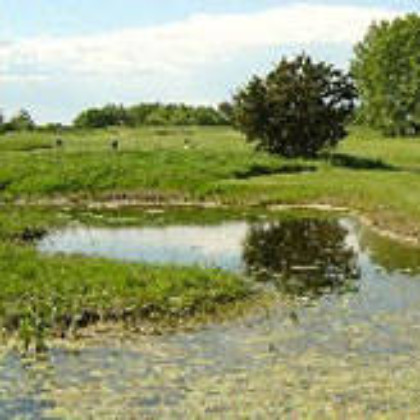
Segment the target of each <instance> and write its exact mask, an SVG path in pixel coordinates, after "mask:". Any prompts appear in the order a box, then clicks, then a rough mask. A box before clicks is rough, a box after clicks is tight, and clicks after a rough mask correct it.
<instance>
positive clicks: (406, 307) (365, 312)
mask: <svg viewBox="0 0 420 420" xmlns="http://www.w3.org/2000/svg"><path fill="white" fill-rule="evenodd" d="M339 226H341V227H342V228H344V229H345V231H346V232H347V234H346V235H345V239H344V241H345V244H346V245H347V246H348V247H350V248H351V249H352V250H353V251H354V252H355V253H356V254H357V262H358V264H359V266H360V269H361V279H360V281H359V282H358V291H357V293H348V294H347V293H346V294H336V295H324V296H322V297H320V298H319V299H317V300H316V302H313V304H311V305H307V304H305V303H304V302H301V301H297V302H293V303H290V302H287V301H283V300H279V301H277V303H276V304H273V305H272V306H269V307H267V308H265V307H263V308H261V309H260V310H257V311H254V312H253V311H251V313H250V314H247V315H246V316H244V317H243V318H239V319H235V320H232V321H230V322H226V323H224V324H217V323H215V324H211V325H210V326H208V327H207V328H203V329H199V330H197V331H195V330H193V331H190V332H183V333H178V334H173V335H162V336H156V337H147V338H145V337H143V336H137V335H135V336H134V337H132V340H133V341H132V342H131V341H130V340H127V342H124V343H123V345H121V343H119V342H115V343H114V341H113V340H112V339H110V340H109V342H106V343H102V342H101V343H100V344H99V345H97V346H93V347H88V348H86V349H82V350H80V351H77V352H63V351H61V350H58V349H57V350H53V351H51V352H50V354H49V359H48V363H47V366H44V369H40V368H38V365H37V364H35V365H33V366H32V365H28V366H26V365H24V364H22V363H21V361H20V360H19V358H18V357H17V355H15V354H9V356H8V357H4V358H3V359H1V358H0V419H1V418H3V417H2V415H3V416H4V417H5V418H13V417H14V416H19V415H20V416H24V415H28V416H30V418H44V417H46V418H55V417H54V416H53V415H51V416H50V417H49V416H47V415H46V414H47V413H48V412H49V407H50V406H54V405H55V406H57V407H59V408H60V410H61V409H62V410H64V413H72V415H70V414H69V416H68V418H73V417H77V418H110V417H112V418H120V417H124V418H128V417H129V418H167V417H169V418H202V417H205V416H206V414H208V412H207V411H206V410H205V407H206V404H208V403H209V402H210V403H211V402H212V401H213V406H214V407H215V409H217V410H219V411H216V412H217V414H218V418H219V417H221V418H236V417H235V416H234V414H235V413H234V412H233V411H232V407H234V406H237V407H240V408H242V407H246V409H248V407H251V408H254V409H256V410H257V409H259V408H260V407H261V406H264V405H265V406H267V407H270V409H271V408H273V411H271V412H270V414H271V415H265V416H264V415H262V416H256V417H261V418H283V417H286V418H287V417H288V416H290V412H289V413H286V414H285V413H284V412H283V411H282V409H283V408H284V407H292V408H297V409H299V404H302V401H304V402H305V403H306V401H308V406H309V407H311V408H313V407H319V406H321V405H322V404H324V402H325V401H326V398H329V397H328V396H326V393H325V392H326V390H327V391H328V392H329V393H330V395H334V396H339V397H340V401H344V402H345V401H348V402H349V404H350V407H351V405H352V404H354V403H356V402H362V403H363V404H364V406H366V407H367V410H370V411H366V412H367V413H370V414H372V413H373V411H372V410H376V409H373V408H372V407H377V410H379V411H380V413H379V414H380V415H379V416H380V417H381V415H382V414H384V412H383V411H381V410H382V408H383V407H386V406H387V405H386V404H388V406H391V403H393V404H394V405H395V407H402V406H403V405H404V404H406V402H407V398H408V397H407V396H409V395H411V394H409V393H410V392H411V393H412V396H413V399H412V401H417V400H418V394H419V392H420V385H419V382H418V379H417V376H418V375H417V374H416V372H418V369H420V359H419V358H418V354H419V352H420V329H419V328H418V325H420V279H419V278H418V277H416V276H415V275H410V274H407V273H406V271H405V269H406V268H407V258H406V257H407V255H408V256H410V255H411V254H410V253H416V252H418V250H407V249H403V248H401V247H400V246H398V245H394V247H395V249H394V251H393V252H390V251H389V249H390V248H389V247H388V248H385V247H381V248H380V251H379V250H378V249H379V248H378V249H376V248H377V246H376V247H375V243H374V242H369V243H364V241H363V240H362V239H363V236H364V235H365V232H363V229H360V226H358V225H357V224H356V223H354V222H353V221H351V220H348V219H342V220H340V222H339ZM249 229H250V226H249V225H248V224H247V223H246V222H235V223H225V224H221V225H215V226H204V227H200V226H185V227H182V226H179V227H167V228H150V227H149V228H130V229H126V228H124V229H97V228H94V229H86V228H73V229H67V230H64V231H61V232H57V233H55V234H52V235H51V236H49V237H48V238H46V239H45V240H44V241H42V242H41V244H40V249H41V250H43V251H46V252H55V251H61V252H68V253H85V254H88V255H102V256H108V257H114V258H122V259H125V260H132V261H138V260H147V261H155V262H166V261H168V260H170V261H173V262H180V263H186V262H188V263H192V262H206V263H209V264H210V263H213V262H216V261H217V262H218V265H223V266H224V267H227V268H238V266H239V264H240V262H241V251H242V246H241V245H242V243H243V242H244V240H245V237H246V235H247V234H248V233H249ZM365 239H366V240H367V239H368V238H365ZM372 240H373V239H372ZM365 242H366V241H365ZM376 245H378V244H376ZM391 251H392V248H391ZM397 251H398V252H397ZM385 253H386V255H384V254H385ZM388 254H389V255H388ZM319 255H322V254H319ZM385 256H386V257H387V258H385ZM408 261H418V260H417V259H414V258H410V259H409V260H408ZM387 263H388V265H387ZM417 265H418V264H417ZM414 268H415V267H412V269H413V270H414ZM401 269H404V271H403V270H401ZM410 375H414V376H415V377H416V381H415V382H411V383H410V377H411V376H410ZM416 375H417V376H416ZM405 385H407V387H408V388H406V389H404V386H405ZM388 388H389V390H390V393H389V394H387V395H386V399H385V396H384V399H383V400H381V399H380V398H381V396H382V395H384V390H386V389H388ZM271 390H272V391H273V392H271ZM285 390H288V392H285ZM400 390H402V391H401V392H400ZM394 396H395V399H394ZM378 398H379V399H378ZM392 399H394V400H392ZM244 401H245V402H248V405H245V403H244ZM316 404H319V406H318V405H316ZM344 408H345V407H344ZM344 408H343V409H344ZM167 410H169V411H167ZM189 410H193V411H189ZM194 410H196V411H194ZM59 412H60V413H63V411H59ZM255 412H257V411H255ZM320 412H321V411H320ZM343 412H344V411H340V413H341V414H342V413H343ZM75 413H76V414H75ZM168 413H171V414H174V413H175V414H176V413H178V414H179V415H178V416H177V415H172V416H171V415H169V416H168ZM250 413H251V412H246V413H245V414H246V416H244V417H247V415H248V414H249V417H252V416H251V415H250ZM305 413H307V411H305ZM182 414H183V415H182ZM195 414H197V415H195ZM219 414H220V415H219ZM265 414H267V413H265ZM363 414H364V412H363ZM165 415H166V416H165ZM72 416H73V417H72ZM107 416H108V417H107ZM237 417H241V416H237ZM298 417H299V416H298ZM303 417H305V416H303ZM339 417H340V416H337V418H339ZM356 417H357V418H365V417H370V416H369V415H366V416H365V415H360V416H357V415H356ZM391 417H392V418H405V417H406V416H404V415H402V413H399V415H395V416H390V418H391Z"/></svg>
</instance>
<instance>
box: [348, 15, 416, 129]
mask: <svg viewBox="0 0 420 420" xmlns="http://www.w3.org/2000/svg"><path fill="white" fill-rule="evenodd" d="M352 73H353V75H354V78H355V81H356V85H357V88H358V91H359V93H360V97H361V112H360V115H361V118H362V120H363V121H365V122H366V123H368V124H369V125H371V126H373V127H375V128H378V129H380V130H381V131H382V132H383V133H384V134H387V135H391V136H394V135H415V134H420V16H419V15H416V14H410V15H406V16H404V17H399V18H397V19H395V20H394V21H392V22H388V21H383V22H380V23H376V24H374V25H372V26H371V27H370V29H369V31H368V32H367V34H366V36H365V38H364V39H363V41H362V42H360V43H359V44H358V45H357V46H356V48H355V58H354V60H353V62H352Z"/></svg>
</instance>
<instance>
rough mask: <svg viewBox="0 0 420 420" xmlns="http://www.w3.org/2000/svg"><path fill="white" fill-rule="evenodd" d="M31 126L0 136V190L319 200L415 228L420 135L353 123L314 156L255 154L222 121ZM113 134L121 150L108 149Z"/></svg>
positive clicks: (79, 198)
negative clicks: (92, 127) (54, 129)
mask: <svg viewBox="0 0 420 420" xmlns="http://www.w3.org/2000/svg"><path fill="white" fill-rule="evenodd" d="M60 137H61V138H62V139H63V142H64V145H63V147H62V148H59V147H56V145H55V140H56V138H57V136H56V135H53V134H48V133H42V132H34V133H13V134H9V135H6V136H3V137H1V138H0V189H1V193H0V197H1V199H2V200H3V201H9V202H13V201H16V200H17V199H20V201H23V202H26V201H36V200H38V199H51V198H62V197H67V198H69V199H71V200H73V201H75V202H85V203H86V202H89V200H92V199H96V200H98V199H103V200H106V199H110V198H115V197H125V196H127V197H131V198H134V199H138V200H139V201H140V202H141V201H150V202H152V203H153V202H156V203H158V202H163V203H165V202H171V201H181V202H182V201H189V202H191V201H194V202H197V201H210V202H216V203H225V204H230V205H232V204H235V205H241V206H249V205H264V204H268V203H324V204H332V205H338V206H347V207H351V208H353V209H356V210H360V211H362V212H364V213H366V214H368V215H369V216H370V217H371V218H373V219H374V220H375V222H376V223H378V224H382V225H384V226H388V227H389V226H392V227H393V228H394V229H395V230H397V231H402V232H404V233H410V234H418V233H419V229H418V227H417V225H418V222H419V221H420V211H419V208H420V207H419V205H420V196H419V195H418V194H417V184H418V181H419V179H420V173H419V171H420V142H419V141H418V140H416V139H414V138H411V139H410V138H408V139H407V138H405V139H399V138H395V139H386V138H383V137H382V136H380V135H379V134H377V133H376V132H374V131H371V130H368V129H363V128H354V129H352V130H351V133H350V135H349V137H348V139H346V140H345V141H344V142H343V143H342V144H341V145H340V146H339V148H338V149H336V150H334V152H333V153H332V154H330V155H328V154H325V155H324V156H323V157H321V158H319V159H317V160H312V161H302V160H284V159H281V158H278V157H273V156H269V155H267V154H265V153H262V152H255V151H254V150H253V148H252V146H251V145H249V144H247V143H246V142H245V141H244V139H243V137H242V136H241V135H240V134H238V133H237V132H235V131H233V130H232V129H229V128H220V127H219V128H178V127H174V128H143V129H136V130H133V129H116V128H115V129H108V130H98V131H86V132H83V131H79V132H69V133H65V134H63V135H62V136H60ZM113 139H118V140H119V150H118V151H115V150H112V148H111V142H112V140H113Z"/></svg>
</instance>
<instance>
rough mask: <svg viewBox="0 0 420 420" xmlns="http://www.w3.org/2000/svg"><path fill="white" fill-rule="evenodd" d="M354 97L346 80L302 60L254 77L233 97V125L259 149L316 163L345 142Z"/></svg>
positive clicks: (329, 69) (306, 58)
mask: <svg viewBox="0 0 420 420" xmlns="http://www.w3.org/2000/svg"><path fill="white" fill-rule="evenodd" d="M355 96H356V90H355V88H354V86H353V83H352V81H351V79H350V77H349V75H348V74H346V73H344V72H342V71H340V70H338V69H335V68H334V67H333V66H332V65H330V64H327V63H324V62H319V63H316V62H314V61H313V60H312V59H311V58H310V57H309V56H307V55H305V54H302V55H299V56H298V57H296V58H295V59H292V60H287V59H283V60H282V61H281V62H280V63H279V64H278V66H277V67H276V68H275V69H274V70H273V71H271V72H270V73H269V74H268V75H267V76H266V77H258V76H254V78H253V79H252V80H251V81H250V82H249V83H248V84H247V85H246V86H245V87H244V88H242V89H241V90H240V91H239V92H238V93H237V94H236V95H235V97H234V119H235V123H236V126H237V127H238V128H239V129H240V130H241V131H242V132H243V133H245V135H246V136H247V139H248V140H249V141H251V142H254V143H256V145H257V148H258V149H262V150H266V151H268V152H270V153H273V154H279V155H282V156H285V157H297V156H302V157H314V156H315V155H316V154H317V153H318V152H319V151H320V150H321V149H323V148H325V147H332V146H335V145H336V144H337V143H338V141H339V140H341V139H342V138H344V137H345V135H346V130H345V124H346V122H347V120H348V118H349V116H350V115H351V113H352V111H353V108H354V100H355Z"/></svg>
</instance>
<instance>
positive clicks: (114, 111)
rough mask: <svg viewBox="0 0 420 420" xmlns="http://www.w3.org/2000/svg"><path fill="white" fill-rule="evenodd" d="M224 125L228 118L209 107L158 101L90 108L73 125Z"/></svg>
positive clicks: (83, 126)
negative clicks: (129, 105)
mask: <svg viewBox="0 0 420 420" xmlns="http://www.w3.org/2000/svg"><path fill="white" fill-rule="evenodd" d="M227 124H229V118H228V117H227V116H226V115H225V114H224V113H223V112H222V111H219V110H218V109H215V108H213V107H210V106H189V105H184V104H168V105H164V104H159V103H152V104H149V103H144V104H138V105H134V106H131V107H124V106H122V105H114V104H110V105H106V106H105V107H102V108H91V109H87V110H85V111H83V112H82V113H80V114H79V115H78V116H77V118H76V119H75V121H74V125H75V126H76V127H80V128H102V127H109V126H129V127H139V126H144V125H150V126H164V125H227Z"/></svg>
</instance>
